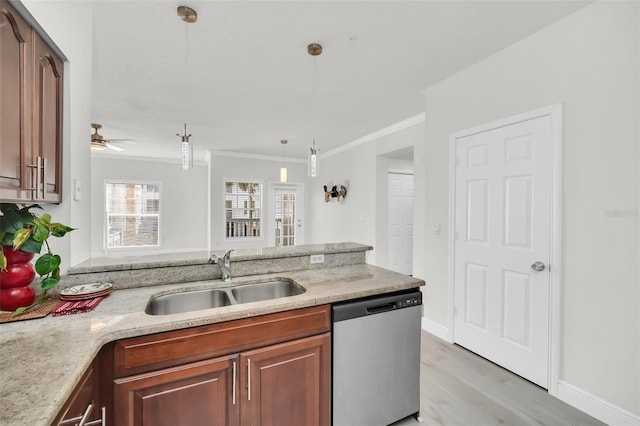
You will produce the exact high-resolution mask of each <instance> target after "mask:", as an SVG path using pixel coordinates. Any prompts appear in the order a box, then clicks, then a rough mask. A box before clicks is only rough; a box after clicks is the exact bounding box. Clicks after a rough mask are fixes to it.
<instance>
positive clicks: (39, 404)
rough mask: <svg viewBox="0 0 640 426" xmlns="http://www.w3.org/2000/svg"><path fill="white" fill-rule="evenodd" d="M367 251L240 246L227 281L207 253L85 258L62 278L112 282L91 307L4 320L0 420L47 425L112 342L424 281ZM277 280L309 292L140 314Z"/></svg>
mask: <svg viewBox="0 0 640 426" xmlns="http://www.w3.org/2000/svg"><path fill="white" fill-rule="evenodd" d="M371 249H372V247H370V246H365V245H361V244H356V243H341V244H319V245H307V246H298V247H288V248H269V249H256V250H238V251H237V252H234V253H233V255H232V261H231V275H232V277H233V278H232V281H231V282H221V281H220V279H219V278H220V268H219V267H218V266H217V265H212V264H210V263H209V262H208V259H209V255H210V253H199V254H197V255H194V254H178V255H174V256H170V257H166V256H151V257H139V258H126V259H100V260H90V261H87V262H85V263H83V264H80V265H78V266H76V267H74V268H72V269H70V271H69V274H68V275H67V276H65V277H64V279H63V284H64V285H65V286H72V285H77V284H81V283H90V282H96V281H109V282H112V283H113V286H114V289H115V291H113V293H111V294H110V295H109V296H108V297H107V298H106V299H105V300H104V301H103V302H102V303H101V304H100V305H99V306H98V307H97V308H96V309H95V310H94V311H92V312H89V313H86V314H77V315H69V316H63V317H55V318H53V317H51V316H48V317H45V318H42V319H36V320H29V321H18V322H13V323H7V324H2V326H1V327H0V424H3V425H7V426H14V425H15V426H17V425H26V424H29V425H49V424H51V423H52V422H53V421H54V419H55V418H56V416H57V414H58V412H59V411H60V409H61V408H62V406H63V405H64V404H65V402H66V401H67V399H68V398H69V396H70V395H71V393H72V391H73V390H74V388H75V387H76V386H77V384H78V383H79V381H80V380H81V378H82V377H83V374H84V373H85V371H86V370H87V368H89V367H90V366H91V365H92V362H93V360H94V358H95V357H96V355H97V354H98V353H99V351H100V349H101V348H102V347H103V346H105V345H107V344H110V343H111V342H114V341H119V340H122V339H128V338H133V337H137V336H145V335H150V334H154V333H163V332H172V331H176V330H184V329H189V328H193V327H199V326H209V325H212V324H220V323H224V322H228V321H235V320H242V319H245V318H254V317H258V316H263V315H268V314H276V313H282V312H287V311H292V310H299V309H305V308H311V307H316V306H322V305H329V304H331V303H334V302H338V301H344V300H350V299H356V298H360V297H366V296H371V295H378V294H384V293H390V292H394V291H398V290H405V289H411V288H417V287H419V286H422V285H424V282H423V281H422V280H420V279H417V278H413V277H409V276H405V275H401V274H398V273H395V272H392V271H388V270H385V269H382V268H378V267H375V266H371V265H367V264H366V263H365V259H366V252H367V251H368V250H371ZM311 255H314V256H315V255H322V256H320V257H323V262H319V263H310V256H311ZM316 259H318V258H316ZM275 278H286V279H289V280H292V281H294V282H296V283H297V284H299V285H300V286H302V287H304V289H305V290H306V291H305V292H304V293H302V294H299V295H296V296H291V297H282V298H278V299H272V300H267V301H258V302H250V303H238V304H233V305H229V306H222V307H217V308H212V309H203V310H196V311H190V312H184V313H177V314H171V315H149V314H146V313H145V312H144V311H145V306H146V304H147V302H148V301H149V299H150V298H151V297H152V296H157V295H160V294H170V293H175V292H182V291H190V290H201V289H205V288H212V287H216V288H218V287H220V288H222V287H228V286H230V285H231V286H237V285H241V284H247V283H254V282H258V281H264V280H269V279H275ZM116 408H117V407H116ZM107 424H110V422H108V423H107Z"/></svg>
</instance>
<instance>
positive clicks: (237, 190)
mask: <svg viewBox="0 0 640 426" xmlns="http://www.w3.org/2000/svg"><path fill="white" fill-rule="evenodd" d="M224 185H225V193H224V207H225V225H226V233H225V236H226V238H254V237H260V234H261V229H262V222H261V220H260V218H261V215H262V184H261V183H259V182H249V181H242V182H238V181H225V183H224Z"/></svg>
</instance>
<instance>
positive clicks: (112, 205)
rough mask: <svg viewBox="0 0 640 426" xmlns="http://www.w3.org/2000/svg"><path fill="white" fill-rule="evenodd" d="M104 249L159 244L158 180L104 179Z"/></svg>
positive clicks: (156, 245)
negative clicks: (137, 181) (128, 180)
mask: <svg viewBox="0 0 640 426" xmlns="http://www.w3.org/2000/svg"><path fill="white" fill-rule="evenodd" d="M105 192H106V195H107V200H106V204H107V205H106V209H107V249H116V248H126V247H158V246H159V245H160V239H159V228H160V183H133V182H107V183H106V191H105Z"/></svg>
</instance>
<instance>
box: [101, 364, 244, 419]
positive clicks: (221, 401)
mask: <svg viewBox="0 0 640 426" xmlns="http://www.w3.org/2000/svg"><path fill="white" fill-rule="evenodd" d="M237 362H238V358H237V357H236V356H234V357H221V358H215V359H211V360H206V361H200V362H194V363H191V364H186V365H182V366H178V367H172V368H167V369H164V370H158V371H153V372H149V373H145V374H139V375H137V376H131V377H125V378H122V379H116V380H115V381H114V382H115V386H114V409H113V412H114V424H116V425H118V426H133V425H135V426H142V425H147V426H150V425H153V426H176V425H189V426H199V425H202V426H205V425H207V426H218V425H219V426H226V425H229V426H236V425H237V424H238V419H239V413H240V411H239V402H240V401H239V399H238V398H237V397H236V395H235V394H234V392H235V391H237V390H238V389H237V387H238V386H237V382H236V380H235V378H236V377H237V376H236V373H237V366H238V364H237Z"/></svg>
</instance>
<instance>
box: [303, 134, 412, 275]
mask: <svg viewBox="0 0 640 426" xmlns="http://www.w3.org/2000/svg"><path fill="white" fill-rule="evenodd" d="M381 133H382V134H383V135H382V136H380V137H377V138H376V139H372V140H371V141H369V142H367V143H363V144H359V145H355V146H354V147H353V148H352V149H349V150H346V151H342V152H339V153H337V154H331V153H330V155H328V156H325V157H322V159H321V167H320V176H319V177H318V178H316V179H315V181H316V183H314V186H313V187H312V188H311V190H310V191H308V194H309V195H310V197H311V207H310V210H311V213H310V218H309V222H310V223H311V231H310V240H309V241H310V243H335V242H342V241H353V242H357V243H361V244H369V245H372V246H373V248H374V250H373V251H372V252H368V253H367V262H368V263H371V264H374V265H380V266H382V265H386V263H385V256H386V253H387V248H386V247H387V246H386V239H387V224H386V217H387V171H388V170H389V168H396V167H397V166H398V164H399V163H398V162H396V161H393V160H390V159H388V158H386V157H385V154H388V153H390V152H393V151H396V150H399V149H402V148H406V147H410V146H413V145H414V144H416V143H420V142H421V141H423V140H424V122H423V121H418V122H417V124H413V125H411V126H409V127H406V128H404V129H401V130H398V131H395V132H393V133H388V134H386V133H385V132H381ZM345 180H348V181H349V190H348V193H347V197H346V199H345V200H344V202H340V203H338V202H337V201H336V200H335V199H331V200H330V201H329V202H328V203H327V202H325V201H324V190H323V185H327V186H329V187H330V186H332V185H338V187H340V185H342V184H344V182H345ZM414 259H415V257H414Z"/></svg>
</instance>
